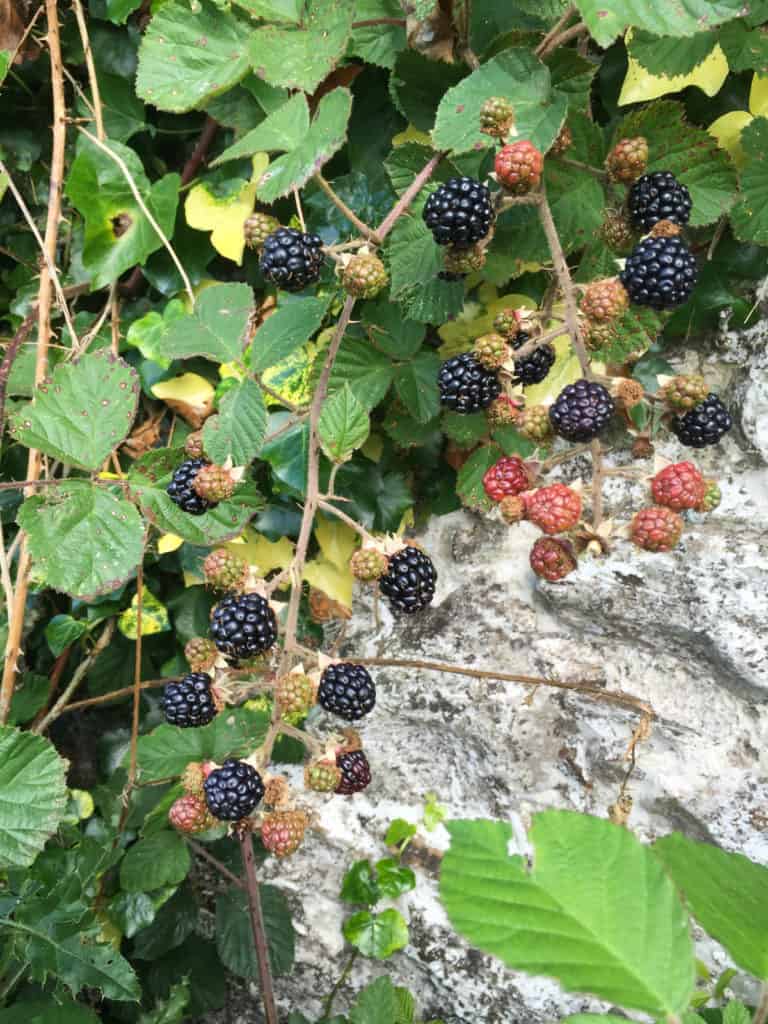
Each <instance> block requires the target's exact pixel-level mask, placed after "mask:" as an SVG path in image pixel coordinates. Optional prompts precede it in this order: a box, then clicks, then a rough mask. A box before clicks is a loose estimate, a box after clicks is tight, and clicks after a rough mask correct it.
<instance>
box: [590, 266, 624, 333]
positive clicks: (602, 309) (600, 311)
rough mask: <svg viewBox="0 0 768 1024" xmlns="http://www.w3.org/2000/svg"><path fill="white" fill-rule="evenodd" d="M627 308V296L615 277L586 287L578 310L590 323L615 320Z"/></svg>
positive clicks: (594, 282)
mask: <svg viewBox="0 0 768 1024" xmlns="http://www.w3.org/2000/svg"><path fill="white" fill-rule="evenodd" d="M628 307H629V296H628V295H627V290H626V288H625V287H624V285H623V284H622V283H621V281H619V279H618V278H617V277H606V278H603V279H602V280H601V281H593V282H592V284H589V285H587V287H586V289H585V290H584V294H583V295H582V298H581V303H580V309H581V312H582V313H583V314H584V316H586V317H588V318H589V319H590V320H592V321H597V322H598V323H599V322H605V321H610V320H615V319H616V318H617V317H619V316H621V314H622V313H623V312H624V310H625V309H627V308H628Z"/></svg>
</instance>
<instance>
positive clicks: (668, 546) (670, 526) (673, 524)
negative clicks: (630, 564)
mask: <svg viewBox="0 0 768 1024" xmlns="http://www.w3.org/2000/svg"><path fill="white" fill-rule="evenodd" d="M630 532H631V536H632V540H633V542H634V543H635V544H637V546H638V547H639V548H643V549H644V550H646V551H671V550H672V548H673V547H675V545H676V544H677V542H678V541H679V540H680V534H681V533H682V532H683V520H682V518H681V517H680V516H679V515H678V514H677V512H673V511H672V509H671V508H665V507H664V506H663V505H653V506H651V507H649V508H641V509H640V511H639V512H638V513H636V515H635V517H634V518H633V520H632V525H631V527H630Z"/></svg>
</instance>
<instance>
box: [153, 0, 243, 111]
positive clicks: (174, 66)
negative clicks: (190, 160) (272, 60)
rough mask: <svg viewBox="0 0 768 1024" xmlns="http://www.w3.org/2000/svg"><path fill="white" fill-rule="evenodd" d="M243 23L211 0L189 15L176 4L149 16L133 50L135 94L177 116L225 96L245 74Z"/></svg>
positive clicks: (203, 0)
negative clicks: (136, 57) (136, 59)
mask: <svg viewBox="0 0 768 1024" xmlns="http://www.w3.org/2000/svg"><path fill="white" fill-rule="evenodd" d="M249 35H250V31H249V25H248V22H247V21H245V20H243V19H241V18H239V17H238V16H237V15H236V14H234V13H233V12H232V11H226V10H224V9H223V8H222V7H220V6H219V5H218V4H216V3H213V2H211V0H199V3H198V4H197V6H196V9H195V12H194V13H193V12H192V11H191V10H190V9H189V7H188V6H187V5H185V4H184V3H181V2H180V0H170V2H168V3H165V4H162V5H161V6H160V7H159V8H158V9H157V11H155V12H154V14H153V16H152V20H151V21H150V23H149V27H148V28H147V30H146V32H145V33H144V38H143V39H142V41H141V46H140V48H139V70H138V73H137V75H136V92H137V93H138V95H139V96H140V97H141V98H142V99H143V100H144V101H145V102H146V103H151V104H152V105H153V106H155V107H157V108H158V109H159V110H171V111H173V112H174V113H176V114H181V113H183V112H184V111H186V110H192V109H193V107H200V106H203V105H204V104H205V103H206V101H207V100H210V99H211V98H212V97H214V96H218V95H219V94H220V93H223V92H226V91H227V90H228V89H231V88H232V86H233V85H236V84H237V83H238V82H239V81H240V79H241V78H244V77H245V75H246V73H247V72H248V67H249V65H248V55H247V44H248V38H249Z"/></svg>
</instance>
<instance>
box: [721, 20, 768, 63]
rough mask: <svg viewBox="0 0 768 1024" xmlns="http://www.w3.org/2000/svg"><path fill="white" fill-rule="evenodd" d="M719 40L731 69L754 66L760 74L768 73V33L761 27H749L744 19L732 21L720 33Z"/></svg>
mask: <svg viewBox="0 0 768 1024" xmlns="http://www.w3.org/2000/svg"><path fill="white" fill-rule="evenodd" d="M717 41H718V43H719V44H720V47H721V49H722V50H723V52H724V53H725V56H726V58H727V60H728V67H729V68H730V69H731V71H746V70H748V69H750V68H754V70H755V71H756V72H757V73H758V75H767V74H768V35H766V33H765V32H764V31H762V30H761V29H759V28H753V29H749V28H747V26H746V24H745V23H744V22H742V21H730V22H728V24H727V25H724V26H723V27H722V29H721V30H720V32H719V33H718V36H717Z"/></svg>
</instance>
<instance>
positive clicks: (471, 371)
mask: <svg viewBox="0 0 768 1024" xmlns="http://www.w3.org/2000/svg"><path fill="white" fill-rule="evenodd" d="M437 386H438V388H439V389H440V401H441V402H442V404H443V405H445V406H447V408H449V409H452V410H453V411H454V412H460V413H471V412H479V411H480V410H481V409H487V408H488V406H489V405H490V404H491V402H492V401H493V400H494V399H495V398H498V397H499V395H500V394H501V384H500V383H499V378H498V376H497V375H496V373H494V372H493V371H492V370H486V368H485V367H484V366H483V365H482V363H480V362H478V360H477V359H475V357H474V356H473V355H472V354H471V353H470V352H464V353H463V354H462V355H460V356H453V358H452V359H447V360H446V361H445V362H444V363H443V365H442V366H441V367H440V373H439V374H438V377H437Z"/></svg>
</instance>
